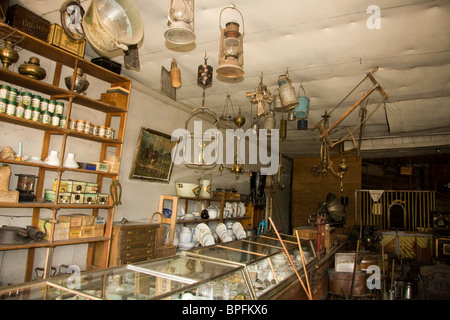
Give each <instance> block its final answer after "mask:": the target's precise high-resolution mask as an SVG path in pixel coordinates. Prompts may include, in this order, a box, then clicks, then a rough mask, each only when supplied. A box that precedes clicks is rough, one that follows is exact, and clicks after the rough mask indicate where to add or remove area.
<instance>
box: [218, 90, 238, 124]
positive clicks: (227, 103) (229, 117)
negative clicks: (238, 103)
mask: <svg viewBox="0 0 450 320" xmlns="http://www.w3.org/2000/svg"><path fill="white" fill-rule="evenodd" d="M228 107H231V110H232V112H233V115H229V114H228ZM234 118H235V114H234V107H233V101H231V96H230V94H229V93H227V95H226V98H225V104H224V106H223V110H222V115H221V116H220V120H222V121H234Z"/></svg>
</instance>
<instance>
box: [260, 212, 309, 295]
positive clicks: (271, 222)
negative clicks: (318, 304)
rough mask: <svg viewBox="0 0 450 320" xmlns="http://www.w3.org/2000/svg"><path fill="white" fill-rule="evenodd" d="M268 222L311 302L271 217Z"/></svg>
mask: <svg viewBox="0 0 450 320" xmlns="http://www.w3.org/2000/svg"><path fill="white" fill-rule="evenodd" d="M269 221H270V224H271V225H272V228H273V230H274V231H275V233H276V234H277V237H278V240H280V243H281V246H282V247H283V250H284V252H285V253H286V256H287V258H288V259H289V262H290V264H291V266H292V268H293V269H294V272H295V274H296V275H297V278H298V281H299V282H300V284H301V285H302V287H303V290H304V291H305V293H306V296H307V297H308V299H309V300H312V296H311V295H310V294H309V292H308V290H307V289H306V287H305V284H304V283H303V280H302V278H301V277H300V275H299V274H298V272H297V268H296V267H295V264H294V262H292V259H291V256H290V255H289V252H288V251H287V249H286V247H285V245H284V243H283V240H282V239H281V237H280V234H279V233H278V230H277V228H276V227H275V224H274V223H273V221H272V218H271V217H269Z"/></svg>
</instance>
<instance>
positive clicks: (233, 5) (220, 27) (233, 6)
mask: <svg viewBox="0 0 450 320" xmlns="http://www.w3.org/2000/svg"><path fill="white" fill-rule="evenodd" d="M226 9H232V10H236V11H237V12H239V15H240V16H241V20H242V36H244V34H245V27H244V17H243V16H242V13H241V12H240V11H239V10H238V9H236V5H235V4H234V3H232V4H231V6H228V7H225V8H223V9H222V10H220V15H219V30H222V12H224V11H225V10H226Z"/></svg>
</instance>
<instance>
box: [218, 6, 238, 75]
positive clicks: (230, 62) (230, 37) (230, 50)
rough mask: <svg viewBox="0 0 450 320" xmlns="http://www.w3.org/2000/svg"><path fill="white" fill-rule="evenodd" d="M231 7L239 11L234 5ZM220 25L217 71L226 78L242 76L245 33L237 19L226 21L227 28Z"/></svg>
mask: <svg viewBox="0 0 450 320" xmlns="http://www.w3.org/2000/svg"><path fill="white" fill-rule="evenodd" d="M229 8H230V9H234V10H236V11H238V10H237V9H235V8H234V7H229ZM225 9H227V8H225ZM225 9H223V10H225ZM223 10H222V12H223ZM222 12H221V14H222ZM238 12H239V11H238ZM239 14H240V12H239ZM241 17H242V15H241ZM220 27H221V33H220V48H219V67H218V68H217V73H218V74H219V75H221V76H223V77H226V78H240V77H242V76H243V75H244V69H243V66H244V50H243V38H244V33H243V32H242V33H241V32H240V30H239V28H240V25H239V23H237V22H236V21H230V22H228V23H226V24H225V28H222V26H220Z"/></svg>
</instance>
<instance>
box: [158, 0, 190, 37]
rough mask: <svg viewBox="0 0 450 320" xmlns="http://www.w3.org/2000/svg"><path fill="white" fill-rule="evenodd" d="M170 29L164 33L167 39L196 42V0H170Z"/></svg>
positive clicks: (168, 16)
mask: <svg viewBox="0 0 450 320" xmlns="http://www.w3.org/2000/svg"><path fill="white" fill-rule="evenodd" d="M167 18H168V23H167V24H168V29H167V30H166V32H165V33H164V37H165V38H166V40H167V41H169V42H172V43H174V44H189V43H191V42H194V41H195V39H196V37H195V33H194V0H170V3H169V12H168V14H167Z"/></svg>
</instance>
